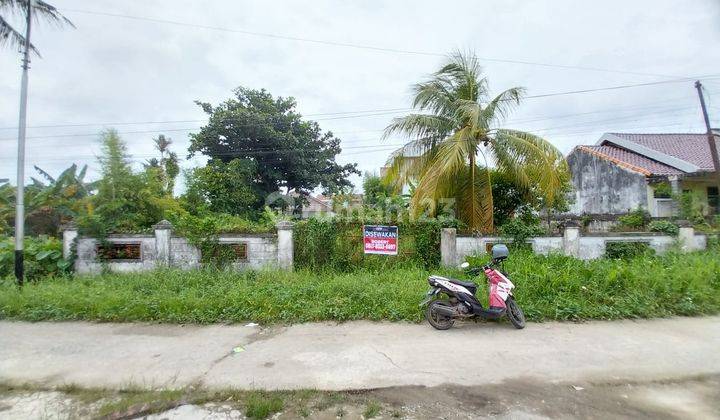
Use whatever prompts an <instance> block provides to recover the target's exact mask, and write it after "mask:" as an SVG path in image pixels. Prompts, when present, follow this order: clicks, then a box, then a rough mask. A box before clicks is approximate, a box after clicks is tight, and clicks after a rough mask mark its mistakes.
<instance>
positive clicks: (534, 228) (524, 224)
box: [499, 211, 545, 248]
mask: <svg viewBox="0 0 720 420" xmlns="http://www.w3.org/2000/svg"><path fill="white" fill-rule="evenodd" d="M499 231H500V234H501V235H502V236H504V237H506V238H508V239H509V240H511V241H512V242H511V244H510V245H511V246H512V247H514V248H529V244H528V243H527V242H526V241H527V240H528V239H529V238H532V237H533V236H542V235H543V234H545V229H543V228H542V227H541V226H540V219H538V218H537V217H536V216H535V215H533V214H532V213H531V212H529V211H526V212H522V214H520V215H519V217H516V218H514V219H511V220H509V221H507V222H505V223H504V224H503V225H502V226H500V229H499Z"/></svg>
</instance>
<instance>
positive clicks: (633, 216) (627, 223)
mask: <svg viewBox="0 0 720 420" xmlns="http://www.w3.org/2000/svg"><path fill="white" fill-rule="evenodd" d="M649 222H650V213H648V212H647V211H646V210H644V209H641V208H638V209H636V210H633V211H631V212H630V213H628V214H626V215H623V216H620V217H618V223H619V225H620V226H621V227H623V228H627V229H633V230H640V229H643V228H645V226H646V225H647V224H648V223H649Z"/></svg>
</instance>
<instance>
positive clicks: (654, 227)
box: [648, 220, 680, 236]
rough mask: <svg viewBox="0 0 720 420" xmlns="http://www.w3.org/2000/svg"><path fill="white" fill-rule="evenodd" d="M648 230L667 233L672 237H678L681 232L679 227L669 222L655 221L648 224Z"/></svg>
mask: <svg viewBox="0 0 720 420" xmlns="http://www.w3.org/2000/svg"><path fill="white" fill-rule="evenodd" d="M648 230H649V231H650V232H662V233H666V234H668V235H671V236H677V234H678V233H679V232H680V228H679V227H678V225H676V224H675V223H673V222H671V221H669V220H653V221H652V222H650V223H649V224H648Z"/></svg>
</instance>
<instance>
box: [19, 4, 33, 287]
mask: <svg viewBox="0 0 720 420" xmlns="http://www.w3.org/2000/svg"><path fill="white" fill-rule="evenodd" d="M32 8H33V0H27V14H26V16H25V45H24V46H23V48H24V50H23V60H22V69H23V71H22V80H21V83H20V124H18V158H17V195H16V197H15V278H16V279H17V284H18V286H20V287H22V285H23V278H24V276H25V273H24V264H23V240H24V239H25V126H26V125H27V95H28V70H30V29H31V27H32Z"/></svg>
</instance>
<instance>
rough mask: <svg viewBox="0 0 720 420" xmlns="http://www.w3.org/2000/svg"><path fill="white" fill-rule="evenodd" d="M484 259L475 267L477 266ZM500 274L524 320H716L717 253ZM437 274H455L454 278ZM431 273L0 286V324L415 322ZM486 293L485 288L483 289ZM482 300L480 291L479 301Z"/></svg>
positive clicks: (526, 257) (541, 262) (527, 266)
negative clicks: (513, 290)
mask: <svg viewBox="0 0 720 420" xmlns="http://www.w3.org/2000/svg"><path fill="white" fill-rule="evenodd" d="M480 260H481V259H478V258H475V259H473V262H474V263H479V262H480ZM506 271H508V272H509V273H510V275H511V276H512V279H513V281H514V282H515V283H516V285H517V287H518V288H517V299H518V302H520V304H521V305H522V307H523V310H524V311H525V314H526V316H527V317H528V318H529V319H531V320H535V321H540V320H552V319H557V320H580V319H617V318H636V317H662V316H670V315H700V314H711V313H717V312H718V311H720V254H719V253H718V252H717V250H709V251H705V252H697V253H691V254H678V253H674V252H671V253H668V254H666V255H663V256H649V255H640V256H637V257H635V258H627V259H617V260H605V259H600V260H594V261H580V260H576V259H573V258H570V257H565V256H560V255H552V256H547V257H544V256H536V255H533V254H531V253H529V252H520V251H518V252H514V253H513V255H511V257H510V259H509V260H508V261H507V262H506ZM438 272H439V273H445V274H449V275H459V273H457V272H454V271H452V270H450V271H448V270H445V271H443V270H439V271H438ZM429 274H430V272H428V271H425V270H422V269H419V268H400V267H399V268H379V269H377V270H358V271H354V272H351V273H337V272H332V271H322V270H304V269H301V270H297V271H295V272H285V271H271V270H260V271H246V272H233V271H220V270H201V271H189V272H182V271H175V270H168V271H157V272H148V273H136V274H107V275H101V276H78V277H76V278H74V279H69V278H56V279H47V280H44V281H41V282H37V283H33V284H28V285H27V286H26V287H25V288H24V289H23V290H22V291H20V290H18V289H17V287H15V286H14V285H13V283H12V282H11V280H10V279H7V280H5V281H4V282H3V283H2V284H1V285H0V318H7V319H25V320H31V321H39V320H97V321H117V322H119V321H155V322H173V323H213V322H242V321H247V320H253V321H256V322H262V323H276V322H293V323H294V322H306V321H320V320H337V321H345V320H354V319H369V320H391V321H398V320H406V321H420V320H421V319H422V312H421V310H420V309H419V308H418V306H417V305H418V303H419V302H420V300H421V299H422V296H423V293H424V292H425V291H426V290H427V287H428V286H427V276H428V275H429ZM481 284H482V283H481ZM479 294H481V295H482V294H484V292H479Z"/></svg>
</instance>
